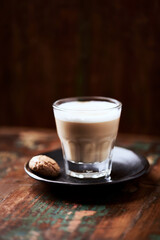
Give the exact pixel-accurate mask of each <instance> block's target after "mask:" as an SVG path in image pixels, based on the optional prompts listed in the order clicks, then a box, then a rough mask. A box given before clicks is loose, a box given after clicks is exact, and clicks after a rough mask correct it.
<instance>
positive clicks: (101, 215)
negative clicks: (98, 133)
mask: <svg viewBox="0 0 160 240" xmlns="http://www.w3.org/2000/svg"><path fill="white" fill-rule="evenodd" d="M117 144H118V145H120V146H123V147H127V148H130V149H132V150H134V151H136V152H137V153H140V154H143V155H144V156H146V157H147V158H148V160H149V162H150V164H151V169H150V173H149V174H147V175H146V176H145V177H142V178H141V179H140V180H138V181H133V182H129V183H126V184H122V185H118V186H114V187H113V186H112V187H110V188H108V187H106V186H105V187H98V189H97V188H95V187H94V188H84V187H83V188H79V187H67V186H66V187H61V186H51V185H48V184H44V183H40V182H38V181H35V180H33V179H31V178H30V177H29V176H28V175H27V174H26V173H25V172H24V170H23V166H24V163H25V162H26V161H28V160H29V159H30V158H31V157H32V156H33V155H35V154H38V153H40V152H44V151H50V150H53V149H56V148H58V147H59V146H60V144H59V141H58V138H57V136H56V133H55V132H54V131H53V130H33V129H14V128H0V239H2V240H22V239H24V240H44V239H46V240H52V239H56V240H61V239H69V240H70V239H74V240H81V239H91V240H103V239H108V240H115V239H116V240H128V239H131V240H132V239H133V240H135V239H136V240H137V239H141V240H143V239H145V240H147V239H148V240H159V239H160V139H158V138H153V137H149V136H136V135H135V136H134V135H132V136H131V135H119V137H118V141H117Z"/></svg>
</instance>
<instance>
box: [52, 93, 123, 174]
mask: <svg viewBox="0 0 160 240" xmlns="http://www.w3.org/2000/svg"><path fill="white" fill-rule="evenodd" d="M59 101H61V100H59ZM115 101H116V100H115ZM118 104H119V102H118V101H116V102H114V101H112V100H111V99H110V100H107V99H106V100H105V98H98V97H97V98H96V97H94V98H93V99H91V98H83V99H82V98H80V99H77V100H76V99H74V98H73V99H71V100H70V101H61V102H59V104H58V105H57V106H56V107H54V114H55V120H56V126H57V133H58V136H59V138H60V140H61V144H62V150H63V156H64V159H65V161H66V173H67V174H69V175H71V176H74V177H80V178H83V177H94V178H96V177H101V176H105V175H107V176H108V175H109V174H110V172H111V158H112V149H113V147H114V143H115V140H116V136H117V132H118V125H119V119H120V113H121V104H119V105H120V106H119V105H118ZM117 106H119V107H117Z"/></svg>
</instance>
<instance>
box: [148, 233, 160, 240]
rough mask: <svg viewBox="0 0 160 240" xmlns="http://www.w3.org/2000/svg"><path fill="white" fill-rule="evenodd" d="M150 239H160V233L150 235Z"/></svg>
mask: <svg viewBox="0 0 160 240" xmlns="http://www.w3.org/2000/svg"><path fill="white" fill-rule="evenodd" d="M149 239H150V240H160V235H155V234H153V235H150V237H149Z"/></svg>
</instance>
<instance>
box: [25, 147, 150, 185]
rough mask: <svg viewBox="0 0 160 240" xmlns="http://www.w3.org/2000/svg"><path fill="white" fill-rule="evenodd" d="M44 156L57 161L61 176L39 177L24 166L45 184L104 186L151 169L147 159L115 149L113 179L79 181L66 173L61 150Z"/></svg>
mask: <svg viewBox="0 0 160 240" xmlns="http://www.w3.org/2000/svg"><path fill="white" fill-rule="evenodd" d="M43 154H44V155H46V156H48V157H51V158H53V159H55V160H56V162H57V163H58V164H59V166H60V168H61V174H60V176H59V177H57V178H54V179H49V178H46V177H42V176H38V175H37V174H35V173H33V172H32V171H31V170H30V168H29V166H28V163H29V162H27V163H26V164H25V166H24V169H25V171H26V173H27V174H28V175H29V176H30V177H32V178H34V179H36V180H40V181H43V182H49V183H54V184H66V185H103V184H107V185H110V184H116V183H121V182H125V181H129V180H132V179H136V178H138V177H140V176H142V175H143V174H145V173H146V172H147V171H148V169H149V163H148V161H147V159H146V158H144V157H142V156H140V155H138V154H136V153H134V152H133V151H131V150H128V149H125V148H121V147H115V148H114V154H113V165H112V173H111V179H110V180H108V179H106V178H105V177H102V178H97V179H78V178H73V177H69V176H67V175H66V174H65V171H64V161H63V156H62V151H61V149H57V150H55V151H52V152H46V153H43Z"/></svg>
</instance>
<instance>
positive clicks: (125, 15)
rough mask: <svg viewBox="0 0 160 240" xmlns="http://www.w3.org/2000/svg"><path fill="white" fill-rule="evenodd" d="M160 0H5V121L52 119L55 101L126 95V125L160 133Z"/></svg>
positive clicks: (39, 123) (0, 96) (0, 23)
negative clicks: (67, 98)
mask: <svg viewBox="0 0 160 240" xmlns="http://www.w3.org/2000/svg"><path fill="white" fill-rule="evenodd" d="M159 12H160V3H159V1H158V0H155V1H153V2H152V1H149V0H140V1H138V0H136V1H133V2H130V1H126V0H123V1H120V2H119V1H117V0H113V1H103V0H101V1H97V0H92V1H91V0H87V1H85V0H76V1H74V0H68V1H64V0H52V1H51V0H48V1H47V2H46V1H41V2H40V1H37V0H33V1H26V0H24V1H21V2H20V1H17V0H12V1H8V0H1V7H0V27H1V31H0V39H1V40H0V41H1V44H0V52H1V58H0V109H1V113H2V114H1V117H0V125H10V126H15V125H16V126H33V127H52V126H53V125H54V123H53V116H52V103H53V101H55V100H57V99H59V98H63V97H71V96H77V95H78V96H79V95H100V96H109V97H113V98H117V99H119V100H120V101H122V103H123V114H122V121H121V125H120V131H121V132H132V133H141V134H142V133H143V134H144V133H145V134H156V135H159V134H160V127H159V120H160V113H159V111H158V110H157V109H158V103H159V96H160V81H159V78H160V71H159V69H160V64H159V63H160V57H159V56H160V55H159V52H160V45H159V42H160V32H159V26H160V15H159Z"/></svg>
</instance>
